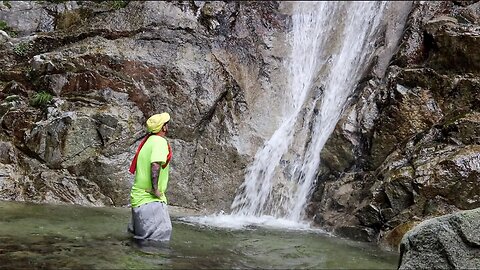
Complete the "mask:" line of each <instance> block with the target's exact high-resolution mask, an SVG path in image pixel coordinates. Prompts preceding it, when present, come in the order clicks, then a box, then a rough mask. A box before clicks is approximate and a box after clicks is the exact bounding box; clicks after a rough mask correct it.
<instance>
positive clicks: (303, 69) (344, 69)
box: [203, 1, 388, 227]
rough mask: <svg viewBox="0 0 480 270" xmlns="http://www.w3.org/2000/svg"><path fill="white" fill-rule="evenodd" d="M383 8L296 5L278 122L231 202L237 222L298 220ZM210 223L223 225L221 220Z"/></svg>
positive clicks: (342, 4)
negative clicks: (282, 113)
mask: <svg viewBox="0 0 480 270" xmlns="http://www.w3.org/2000/svg"><path fill="white" fill-rule="evenodd" d="M387 4H388V3H387V2H350V1H345V2H295V3H293V6H294V11H293V16H292V31H291V34H290V42H291V48H292V51H291V55H290V58H289V61H288V63H287V64H288V67H289V73H290V74H289V78H290V87H289V89H288V93H287V95H286V97H287V98H286V99H285V104H284V115H283V120H282V121H281V125H280V126H279V127H278V129H277V130H276V131H275V132H274V133H273V135H272V137H271V138H270V139H269V140H268V141H267V142H266V143H265V145H264V146H263V147H262V148H261V149H260V150H259V151H258V152H257V153H256V155H255V158H254V162H253V164H252V165H251V166H250V167H249V168H248V171H247V174H246V176H245V181H244V183H243V184H242V185H241V187H240V188H239V192H238V193H237V196H236V197H235V199H234V202H233V204H232V207H231V208H232V218H233V219H235V220H236V222H237V223H239V222H240V223H241V222H245V223H249V222H250V223H251V224H252V223H253V224H260V225H265V223H269V224H272V222H271V221H272V220H276V221H277V222H276V224H275V225H274V226H278V227H291V226H292V222H293V223H296V224H301V223H302V220H303V215H304V209H305V207H306V204H307V201H308V199H309V197H310V195H311V192H312V189H313V187H314V184H315V179H316V174H317V170H318V167H319V163H320V152H321V150H322V148H323V146H324V145H325V142H326V141H327V139H328V137H329V136H330V134H331V133H332V132H333V130H334V128H335V125H336V123H337V122H338V120H339V118H340V115H341V113H342V110H343V108H344V106H345V103H346V101H347V99H348V97H349V96H350V95H351V94H352V92H353V90H354V88H355V86H356V84H357V83H358V81H359V79H360V76H361V74H362V73H363V72H364V70H365V68H366V66H367V63H368V62H369V60H371V56H372V55H373V51H374V49H375V47H374V39H375V36H376V35H377V34H378V32H379V26H380V22H381V20H382V14H384V11H385V9H386V6H387ZM212 219H213V220H216V222H217V223H222V222H223V223H225V221H226V220H228V218H227V217H226V216H224V215H217V216H215V217H212ZM203 222H206V221H205V220H204V221H203ZM210 223H215V222H210ZM281 224H283V226H282V225H281ZM302 224H303V225H305V223H302ZM213 225H215V224H213ZM217 225H218V224H217ZM223 226H226V225H225V224H223ZM227 227H228V226H227ZM297 227H298V226H297Z"/></svg>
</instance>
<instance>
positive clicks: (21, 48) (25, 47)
mask: <svg viewBox="0 0 480 270" xmlns="http://www.w3.org/2000/svg"><path fill="white" fill-rule="evenodd" d="M31 50H32V45H31V44H30V43H28V42H20V43H19V44H18V45H17V46H15V47H14V48H13V51H14V52H15V53H16V54H17V55H20V56H26V55H27V54H28V53H29V52H30V51H31Z"/></svg>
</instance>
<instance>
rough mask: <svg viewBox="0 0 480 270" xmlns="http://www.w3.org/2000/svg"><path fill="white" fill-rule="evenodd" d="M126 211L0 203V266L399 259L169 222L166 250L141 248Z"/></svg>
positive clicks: (307, 237)
mask: <svg viewBox="0 0 480 270" xmlns="http://www.w3.org/2000/svg"><path fill="white" fill-rule="evenodd" d="M129 218H130V212H129V210H128V209H125V208H87V207H79V206H58V205H57V206H53V205H34V204H25V203H16V202H1V201H0V268H1V269H18V268H36V269H47V268H48V269H52V268H55V269H56V268H82V269H125V268H130V269H146V268H156V269H158V268H169V269H193V268H195V269H197V268H216V269H218V268H222V269H225V268H228V269H232V268H275V269H279V268H283V269H292V268H316V269H318V268H334V269H338V268H347V269H352V268H357V269H360V268H361V269H366V268H368V269H374V268H377V269H395V268H396V265H397V260H398V256H397V255H396V254H393V253H387V252H383V251H380V250H378V249H377V248H375V247H373V246H371V245H367V244H364V243H357V242H351V241H346V240H342V239H338V238H333V237H330V236H328V235H323V234H319V233H312V232H308V231H304V232H302V231H299V232H292V231H281V230H270V229H268V230H267V229H261V228H256V229H250V230H228V229H214V228H208V227H205V226H198V225H193V224H189V223H186V222H184V221H180V220H179V218H178V217H172V221H173V234H172V240H171V242H170V243H169V244H168V245H165V246H160V247H141V246H138V245H137V244H135V243H134V242H132V241H131V240H130V238H129V235H128V234H127V232H126V224H127V223H128V221H129Z"/></svg>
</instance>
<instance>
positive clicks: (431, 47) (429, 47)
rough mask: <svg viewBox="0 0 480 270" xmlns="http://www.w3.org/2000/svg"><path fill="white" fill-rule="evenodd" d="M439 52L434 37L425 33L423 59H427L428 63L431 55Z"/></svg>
mask: <svg viewBox="0 0 480 270" xmlns="http://www.w3.org/2000/svg"><path fill="white" fill-rule="evenodd" d="M437 51H438V45H437V43H436V42H435V39H434V38H433V36H432V35H431V34H429V33H427V31H423V59H427V61H428V59H429V58H430V55H431V54H432V53H435V52H437Z"/></svg>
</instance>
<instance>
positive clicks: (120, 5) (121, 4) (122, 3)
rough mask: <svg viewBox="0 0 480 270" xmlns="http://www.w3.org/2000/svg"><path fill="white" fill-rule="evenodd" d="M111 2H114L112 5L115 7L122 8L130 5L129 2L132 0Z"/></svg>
mask: <svg viewBox="0 0 480 270" xmlns="http://www.w3.org/2000/svg"><path fill="white" fill-rule="evenodd" d="M109 2H112V7H113V8H114V9H120V8H124V7H126V6H127V5H128V2H130V1H125V0H114V1H109Z"/></svg>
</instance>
